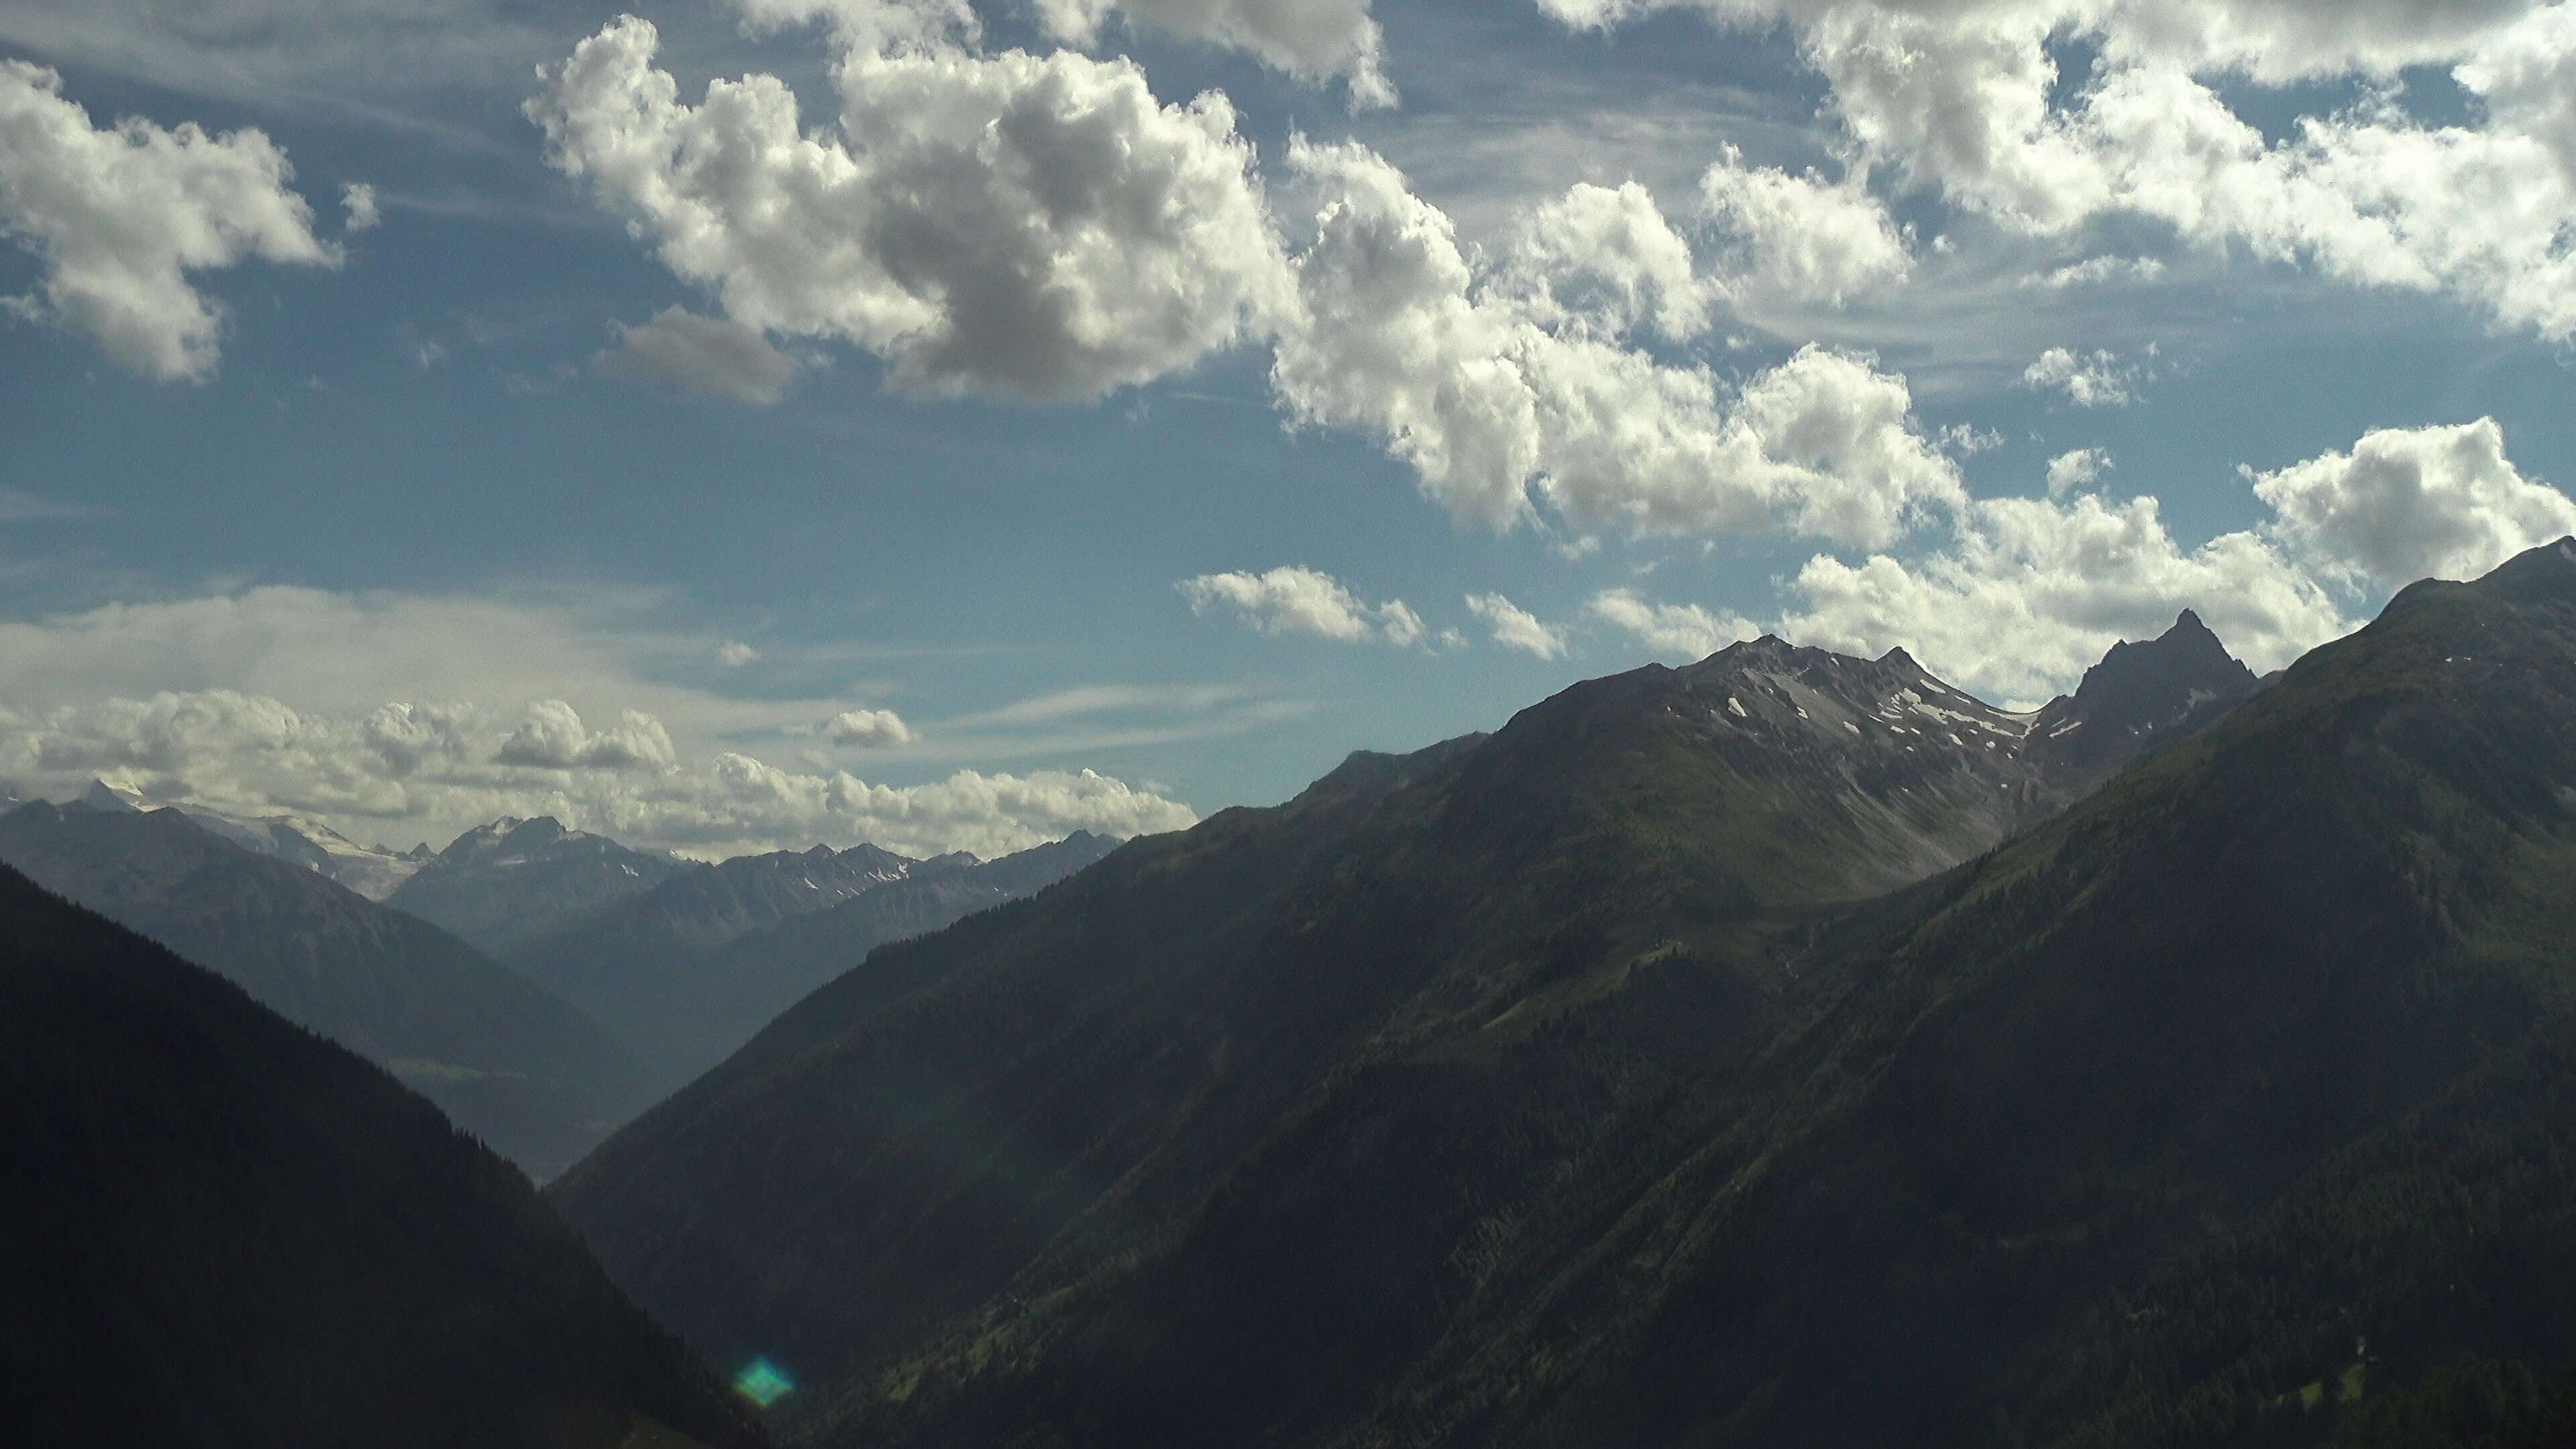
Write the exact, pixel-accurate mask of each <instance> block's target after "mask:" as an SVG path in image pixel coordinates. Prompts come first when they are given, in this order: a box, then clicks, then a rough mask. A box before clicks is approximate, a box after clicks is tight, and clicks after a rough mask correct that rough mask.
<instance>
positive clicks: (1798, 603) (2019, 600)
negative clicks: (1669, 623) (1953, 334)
mask: <svg viewBox="0 0 2576 1449" xmlns="http://www.w3.org/2000/svg"><path fill="white" fill-rule="evenodd" d="M2245 477H2246V480H2247V482H2248V483H2250V484H2251V485H2252V488H2253V491H2254V494H2255V496H2256V498H2257V499H2259V500H2260V501H2261V502H2262V503H2264V504H2265V505H2267V506H2268V507H2269V508H2270V509H2271V511H2272V516H2271V517H2270V518H2268V519H2265V520H2264V521H2262V522H2260V523H2258V524H2257V525H2255V526H2254V527H2252V528H2248V529H2242V530H2238V531H2235V532H2231V533H2226V534H2222V535H2220V536H2219V537H2217V538H2214V539H2211V540H2210V541H2209V542H2207V543H2205V544H2202V545H2200V546H2199V547H2197V548H2187V547H2185V546H2183V545H2182V544H2181V543H2180V542H2179V541H2178V540H2177V539H2175V538H2174V536H2173V534H2172V532H2171V531H2170V530H2169V529H2168V528H2167V527H2166V525H2165V522H2164V518H2163V513H2162V509H2161V506H2160V505H2159V503H2158V501H2157V500H2156V499H2154V498H2152V497H2142V498H2135V499H2131V500H2129V501H2127V502H2125V503H2112V502H2110V501H2107V500H2105V499H2103V498H2102V497H2101V496H2099V495H2098V494H2089V493H2088V494H2079V495H2076V496H2074V497H2072V498H2052V499H2036V498H1998V499H1984V500H1980V501H1978V502H1977V503H1976V504H1974V505H1973V506H1972V507H1971V508H1970V509H1969V510H1968V511H1967V512H1966V513H1965V514H1963V515H1962V516H1961V518H1960V521H1959V523H1958V526H1957V529H1956V532H1955V534H1954V536H1953V537H1952V538H1951V539H1950V540H1949V541H1948V542H1947V543H1946V544H1945V545H1943V546H1942V547H1940V548H1938V549H1936V550H1935V551H1934V552H1932V553H1931V554H1929V555H1927V556H1925V557H1923V558H1919V559H1915V560H1913V561H1910V562H1900V561H1899V560H1897V559H1894V558H1891V557H1888V556H1886V555H1883V554H1882V555H1876V556H1873V557H1870V558H1868V559H1866V560H1865V561H1863V562H1861V563H1858V564H1851V563H1845V562H1843V561H1841V560H1839V559H1834V558H1830V557H1823V556H1819V557H1817V558H1815V559H1813V560H1811V561H1810V562H1809V563H1808V564H1807V566H1806V567H1805V568H1804V569H1802V570H1801V571H1800V572H1799V574H1798V575H1797V577H1796V578H1795V579H1794V580H1793V581H1792V583H1791V585H1790V589H1791V592H1792V595H1793V596H1794V597H1793V602H1792V604H1791V605H1790V608H1789V612H1788V616H1787V618H1786V619H1785V620H1784V622H1783V629H1784V631H1786V632H1788V633H1791V634H1792V635H1793V636H1795V637H1797V638H1799V639H1800V640H1801V641H1803V642H1807V643H1813V644H1819V645H1823V646H1825V647H1827V648H1836V649H1847V650H1850V651H1852V652H1856V653H1865V654H1872V655H1875V654H1876V653H1878V652H1880V651H1881V650H1884V649H1886V648H1888V647H1890V646H1892V645H1900V644H1901V645H1903V646H1905V647H1906V648H1907V649H1909V650H1912V651H1913V652H1914V654H1915V656H1916V657H1917V658H1919V659H1921V660H1922V661H1923V662H1924V663H1925V665H1927V666H1928V667H1930V668H1931V669H1933V670H1934V671H1935V672H1936V673H1941V674H1943V675H1944V676H1945V677H1947V678H1950V679H1952V680H1953V681H1954V682H1956V683H1959V684H1961V685H1963V686H1964V687H1967V688H1969V689H1972V690H1979V691H1981V692H1985V693H1987V694H1988V695H1989V697H1992V698H1997V699H2003V700H2012V701H2019V702H2023V703H2034V702H2037V701H2039V700H2042V699H2045V698H2046V697H2047V696H2048V695H2049V694H2051V693H2054V692H2056V691H2058V690H2061V689H2064V688H2066V687H2068V686H2070V685H2072V684H2073V682H2074V681H2075V680H2076V678H2078V677H2079V676H2080V675H2081V674H2082V672H2083V670H2084V668H2085V667H2086V666H2087V665H2089V664H2091V663H2092V662H2093V661H2094V660H2095V659H2097V658H2099V657H2100V656H2101V655H2102V653H2103V652H2104V651H2105V650H2107V649H2108V648H2109V647H2110V645H2111V644H2112V643H2113V642H2114V641H2116V640H2120V639H2141V638H2147V637H2151V636H2152V635H2154V634H2157V633H2160V632H2162V630H2163V629H2164V627H2165V626H2166V625H2167V624H2169V623H2171V622H2172V620H2173V617H2174V615H2175V614H2177V613H2178V612H2180V611H2181V610H2183V609H2186V608H2188V609H2192V610H2195V611H2197V612H2198V613H2199V614H2200V616H2201V617H2202V619H2203V620H2205V621H2206V622H2207V623H2208V624H2209V626H2210V628H2211V629H2213V630H2215V631H2217V633H2218V636H2219V637H2220V638H2221V639H2224V640H2225V641H2226V642H2227V644H2228V646H2229V648H2231V649H2232V650H2234V651H2235V652H2236V654H2237V656H2238V657H2240V658H2242V659H2244V660H2245V661H2246V663H2248V664H2250V665H2252V666H2253V667H2254V668H2255V669H2256V670H2258V671H2260V670H2269V669H2274V668H2278V667H2280V666H2282V665H2285V664H2287V663H2289V662H2290V660H2292V659H2293V658H2295V657H2297V656H2298V655H2299V654H2301V653H2303V652H2305V651H2306V650H2308V649H2310V648H2313V647H2315V646H2316V645H2318V644H2321V643H2323V642H2325V641H2326V640H2328V639H2332V638H2335V637H2336V636H2338V635H2341V634H2344V633H2347V632H2349V631H2350V630H2352V629H2353V628H2355V627H2356V626H2357V625H2358V624H2359V622H2360V621H2361V619H2362V618H2363V617H2365V616H2366V615H2367V614H2368V613H2369V612H2370V611H2371V610H2373V609H2375V608H2376V607H2377V605H2378V604H2379V603H2380V602H2381V601H2382V600H2384V599H2385V598H2386V597H2387V595H2388V594H2389V593H2390V592H2391V591H2393V590H2395V589H2397V588H2400V587H2403V586H2404V585H2406V584H2408V583H2411V582H2413V581H2414V580H2415V579H2418V578H2422V577H2426V576H2441V577H2451V578H2470V577H2475V576H2476V575H2478V574H2481V573H2484V572H2486V571H2487V570H2488V569H2491V568H2493V567H2495V566H2496V565H2497V564H2499V563H2502V562H2504V561H2505V560H2506V559H2507V558H2510V557H2511V556H2513V555H2514V554H2515V553H2518V552H2520V551H2521V550H2523V549H2526V548H2530V547H2533V546H2535V545H2538V544H2542V543H2546V542H2549V541H2550V540H2552V539H2555V538H2559V537H2562V536H2564V535H2566V534H2569V533H2571V532H2576V502H2571V501H2570V500H2569V499H2568V498H2567V497H2566V496H2565V495H2563V494H2561V493H2559V492H2558V491H2557V490H2555V489H2553V488H2550V487H2548V486H2547V485H2546V484H2543V483H2539V482H2537V481H2534V480H2532V479H2530V478H2527V477H2525V476H2524V475H2523V474H2522V473H2521V472H2520V470H2518V469H2517V468H2515V467H2514V465H2513V463H2512V462H2511V461H2510V460H2509V459H2508V458H2507V457H2506V456H2505V450H2504V432H2503V429H2502V428H2500V427H2498V426H2497V425H2496V424H2495V423H2494V422H2493V421H2492V420H2488V419H2480V420H2479V421H2477V422H2473V423H2466V424H2461V425H2458V426H2450V427H2428V428H2417V429H2382V430H2379V431H2376V432H2372V433H2369V434H2366V435H2364V436H2363V437H2362V439H2361V440H2360V441H2359V442H2358V443H2356V444H2355V445H2354V446H2353V448H2352V450H2351V451H2350V452H2349V453H2346V452H2328V453H2325V454H2322V455H2320V456H2318V457H2315V458H2311V459H2308V460H2307V461H2305V462H2301V463H2296V464H2293V465H2291V466H2289V467H2286V468H2281V469H2278V470H2275V471H2272V472H2256V471H2253V470H2251V469H2247V470H2245Z"/></svg>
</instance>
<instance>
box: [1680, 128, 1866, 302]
mask: <svg viewBox="0 0 2576 1449" xmlns="http://www.w3.org/2000/svg"><path fill="white" fill-rule="evenodd" d="M1699 187H1700V202H1701V205H1702V207H1703V208H1704V210H1705V211H1706V213H1707V215H1708V216H1709V217H1710V218H1711V220H1712V221H1713V222H1714V223H1715V224H1716V225H1717V226H1718V228H1719V229H1720V231H1721V233H1722V234H1723V235H1725V236H1726V237H1727V238H1729V240H1730V242H1731V247H1730V249H1729V251H1728V252H1727V253H1726V259H1725V261H1724V263H1723V264H1722V265H1723V269H1724V271H1725V273H1726V277H1727V286H1728V287H1729V289H1730V290H1732V291H1735V292H1738V293H1744V294H1751V295H1753V296H1756V297H1764V298H1772V299H1778V300H1785V301H1792V302H1818V303H1823V304H1825V305H1827V306H1834V307H1839V306H1841V305H1843V303H1845V302H1846V301H1849V300H1851V299H1852V298H1854V297H1858V296H1860V295H1862V294H1864V293H1867V292H1871V291H1874V290H1877V289H1880V288H1886V287H1892V286H1895V285H1897V284H1899V283H1901V282H1903V281H1904V280H1905V278H1906V276H1907V274H1908V273H1909V272H1910V271H1912V269H1913V264H1914V262H1913V255H1912V245H1911V239H1910V238H1909V237H1908V236H1907V235H1906V234H1905V233H1904V232H1901V231H1899V230H1898V229H1897V226H1896V223H1895V221H1894V219H1893V218H1891V217H1890V216H1889V215H1888V214H1887V208H1886V207H1884V206H1882V205H1880V204H1879V201H1878V199H1877V198H1876V197H1874V196H1872V195H1870V194H1869V191H1868V189H1867V188H1866V187H1864V186H1862V185H1861V184H1860V180H1859V178H1858V177H1857V176H1846V177H1845V178H1844V179H1842V180H1840V181H1827V180H1825V179H1824V178H1823V177H1821V176H1818V175H1817V174H1816V173H1814V172H1812V171H1810V172H1807V173H1805V174H1803V175H1791V174H1790V173H1788V172H1786V171H1783V170H1781V169H1779V168H1778V167H1774V166H1747V165H1746V164H1744V159H1743V157H1742V155H1741V154H1740V153H1739V152H1737V151H1736V149H1735V148H1734V147H1732V146H1730V147H1728V148H1727V150H1726V154H1725V156H1724V157H1723V158H1722V159H1721V160H1720V161H1719V162H1718V164H1716V165H1714V166H1711V167H1710V168H1709V169H1708V172H1707V174H1706V175H1704V176H1702V177H1701V178H1700V184H1699Z"/></svg>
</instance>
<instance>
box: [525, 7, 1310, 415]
mask: <svg viewBox="0 0 2576 1449" xmlns="http://www.w3.org/2000/svg"><path fill="white" fill-rule="evenodd" d="M815 8H819V7H815ZM844 38H845V40H846V38H847V37H846V33H845V35H844ZM658 45H659V36H658V35H657V34H656V32H655V31H654V28H653V27H652V26H651V25H650V24H648V23H646V22H644V21H642V20H638V19H635V18H634V17H631V16H629V17H625V18H623V19H620V20H618V21H616V22H614V23H612V24H610V25H609V26H608V27H607V28H606V29H603V30H602V31H600V33H599V34H597V35H595V36H592V37H591V38H589V39H587V40H584V41H582V42H581V43H580V44H579V45H578V46H576V47H575V48H574V51H573V54H572V57H571V59H569V60H568V61H566V62H565V63H564V64H563V65H561V66H560V67H558V68H556V69H555V70H554V71H553V72H551V73H550V74H549V76H548V77H547V80H546V86H545V90H544V92H543V93H542V94H541V95H540V96H539V97H538V98H537V99H536V100H534V101H532V102H531V103H530V105H529V114H530V115H531V117H532V118H534V119H535V120H536V121H537V123H538V124H539V125H540V126H542V127H543V128H544V131H545V134H546V142H547V155H548V157H549V158H550V159H551V160H552V161H553V163H554V164H555V165H556V166H557V167H558V168H560V169H561V170H562V171H563V172H565V174H567V175H570V176H573V177H577V178H580V179H582V180H584V181H586V182H588V183H589V184H590V186H591V187H592V188H593V189H594V190H595V191H596V192H597V193H598V195H599V196H600V197H601V199H602V200H603V201H605V202H606V203H607V204H608V205H609V206H610V207H611V208H612V209H614V210H615V211H617V212H618V213H620V214H621V215H623V216H625V217H626V218H627V220H628V224H629V225H630V227H632V228H633V229H634V230H635V232H636V233H637V235H639V236H641V237H643V238H645V239H647V240H649V241H650V242H651V243H652V244H653V246H654V247H655V249H656V251H657V253H658V254H659V256H660V257H661V259H662V261H663V262H664V263H665V264H666V265H667V266H669V267H670V268H671V269H672V271H674V272H675V273H677V274H678V275H679V276H681V277H682V278H684V279H686V280H688V281H690V282H692V283H695V284H698V285H700V286H704V287H706V288H708V289H709V290H711V291H712V292H713V293H714V294H715V295H716V296H717V297H718V298H719V299H720V301H721V302H722V304H723V308H724V312H725V315H726V316H727V317H728V318H730V319H731V320H732V321H734V322H735V323H738V324H740V325H742V326H744V327H747V328H752V329H756V330H759V331H762V332H771V333H783V334H787V335H791V336H803V337H815V338H837V339H842V340H846V341H849V342H852V343H855V344H857V345H858V346H860V347H863V348H865V349H867V350H868V351H870V352H873V353H875V354H877V355H879V356H881V357H884V358H885V359H887V360H888V361H889V362H890V363H891V364H892V365H893V378H894V381H895V383H896V385H897V386H899V387H902V388H905V389H907V390H911V391H916V392H923V393H935V394H957V393H966V392H980V393H992V394H999V395H1004V396H1012V397H1022V398H1031V399H1040V400H1057V401H1069V400H1081V399H1090V398H1097V397H1100V396H1102V395H1103V394H1105V393H1108V392H1110V391H1112V390H1114V389H1117V388H1120V387H1124V386H1130V385H1133V384H1137V383H1143V382H1147V381H1150V380H1152V379H1154V378H1157V377H1161V376H1163V375H1165V374H1167V373H1170V372H1172V371H1174V370H1176V369H1179V368H1183V367H1187V366H1188V365H1190V364H1191V363H1193V362H1195V361H1197V360H1198V359H1200V358H1202V357H1204V356H1206V355H1207V354H1209V353H1210V352H1213V351H1216V350H1219V349H1222V348H1225V347H1228V346H1230V345H1232V344H1233V343H1235V342H1236V341H1237V340H1239V339H1240V338H1242V337H1243V336H1244V335H1245V332H1246V328H1247V325H1248V323H1249V322H1250V321H1251V320H1252V319H1254V318H1256V317H1258V316H1261V315H1266V314H1267V313H1268V312H1270V311H1272V310H1275V308H1276V306H1277V305H1278V303H1279V302H1280V301H1281V300H1282V295H1283V289H1284V287H1285V282H1286V274H1285V269H1284V266H1283V264H1282V262H1281V260H1280V258H1279V255H1278V251H1277V248H1276V247H1275V245H1274V244H1273V242H1272V238H1271V233H1270V228H1269V224H1268V214H1267V212H1266V211H1265V209H1264V207H1263V203H1262V199H1261V192H1260V188H1259V185H1258V183H1257V182H1256V181H1255V179H1254V178H1253V176H1252V174H1251V171H1250V165H1251V160H1252V148H1251V147H1250V145H1249V144H1248V143H1246V142H1245V141H1244V140H1243V139H1242V138H1241V137H1239V136H1237V135H1236V134H1235V126H1234V112H1233V109H1232V107H1231V106H1230V105H1229V104H1228V103H1227V102H1226V100H1225V98H1224V97H1223V96H1222V95H1221V94H1218V93H1215V92H1210V93H1208V94H1206V95H1203V96H1201V97H1199V98H1198V99H1197V100H1194V101H1192V102H1190V103H1188V104H1187V105H1176V106H1165V105H1162V104H1161V103H1159V102H1157V101H1156V100H1155V98H1154V95H1153V93H1152V91H1151V90H1150V89H1148V88H1147V86H1146V83H1145V76H1144V73H1143V72H1142V71H1141V70H1140V69H1138V68H1137V67H1136V66H1135V65H1134V64H1133V63H1132V62H1129V61H1126V60H1123V59H1119V60H1095V59H1092V58H1089V57H1086V56H1083V55H1079V54H1076V53H1073V52H1069V51H1059V52H1056V53H1054V54H1051V55H1045V56H1035V55H1030V54H1028V53H1026V52H1023V51H1010V52H1006V53H1004V54H1000V55H985V54H981V53H979V52H976V51H973V50H970V49H967V48H965V47H964V46H961V45H955V44H947V43H930V44H920V45H906V46H897V47H895V48H893V49H890V50H877V49H873V48H869V47H867V46H864V45H857V44H845V45H844V48H843V49H842V51H841V54H840V58H839V61H838V63H837V64H836V65H835V66H834V67H833V71H832V75H833V83H834V86H835V88H836V90H837V92H838V99H839V101H840V110H839V115H838V117H837V124H826V125H816V126H810V127H809V126H807V125H805V124H804V123H803V122H802V121H801V119H800V117H799V114H798V107H797V99H796V97H795V95H794V94H793V93H792V92H791V91H790V90H789V89H788V87H787V85H786V83H785V82H783V81H781V80H779V79H778V78H776V77H775V76H769V75H750V76H746V77H744V78H743V79H741V80H739V81H725V80H719V81H715V82H712V83H710V84H709V86H708V87H707V90H706V94H705V97H704V99H703V101H701V102H700V103H699V104H697V105H689V104H686V103H684V102H683V101H682V100H681V99H680V96H679V86H678V82H677V81H675V80H674V79H673V78H672V77H671V75H670V74H669V73H668V72H666V71H662V70H657V69H655V68H654V64H653V60H654V52H655V50H656V49H657V47H658Z"/></svg>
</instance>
